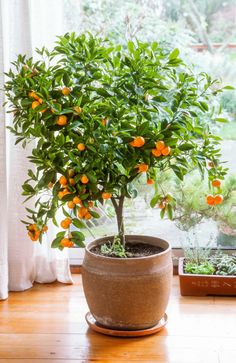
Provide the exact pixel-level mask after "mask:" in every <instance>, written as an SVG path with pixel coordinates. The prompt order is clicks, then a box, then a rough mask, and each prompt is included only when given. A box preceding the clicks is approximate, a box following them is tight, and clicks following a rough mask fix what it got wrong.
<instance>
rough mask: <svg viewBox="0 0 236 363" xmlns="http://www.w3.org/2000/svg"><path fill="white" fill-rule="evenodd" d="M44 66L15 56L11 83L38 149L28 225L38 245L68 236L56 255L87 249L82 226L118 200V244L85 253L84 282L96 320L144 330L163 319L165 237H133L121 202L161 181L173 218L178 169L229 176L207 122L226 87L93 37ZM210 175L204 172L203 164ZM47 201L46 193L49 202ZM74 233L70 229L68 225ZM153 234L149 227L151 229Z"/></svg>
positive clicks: (66, 39) (69, 44)
mask: <svg viewBox="0 0 236 363" xmlns="http://www.w3.org/2000/svg"><path fill="white" fill-rule="evenodd" d="M38 53H39V55H40V56H41V58H42V60H39V61H36V62H34V61H33V59H32V58H29V59H27V58H26V57H25V56H21V55H20V56H18V59H17V60H16V61H15V62H14V63H13V65H14V70H10V71H9V73H8V74H7V76H8V77H9V80H8V81H7V82H6V84H5V90H6V95H7V98H8V100H9V103H10V105H11V109H10V111H11V112H13V115H14V117H13V126H12V127H11V131H12V132H13V133H14V134H15V136H16V142H17V143H18V142H22V145H23V146H25V145H26V144H27V143H28V142H30V141H33V143H32V154H31V155H30V156H29V159H30V161H31V162H32V163H33V165H34V168H33V169H32V170H29V173H28V174H29V178H28V179H27V180H26V182H25V183H24V184H23V194H24V195H25V196H26V199H28V198H32V197H36V196H38V198H37V200H36V202H35V208H34V209H33V210H29V209H28V217H29V221H24V223H25V224H26V231H27V233H28V235H29V237H30V239H31V240H32V241H37V240H39V241H40V242H41V241H42V235H43V233H46V231H47V224H48V221H49V220H50V219H52V220H53V223H54V224H55V225H58V221H57V220H56V213H57V211H58V209H62V212H63V213H64V219H63V220H61V221H59V224H60V226H61V228H62V231H61V232H59V233H58V234H57V235H56V236H55V239H54V240H53V241H52V247H53V248H59V249H63V248H65V247H69V248H70V247H73V246H79V247H84V235H83V228H84V226H85V223H86V221H87V220H89V219H91V218H98V217H99V215H98V213H97V211H96V209H95V208H96V206H97V204H98V203H104V202H106V201H107V200H110V202H111V203H112V204H113V206H114V209H115V213H116V217H117V225H118V231H117V236H115V237H114V236H109V237H105V238H102V239H98V240H96V241H94V242H92V243H91V244H89V245H88V246H86V254H85V259H84V263H83V285H84V289H85V295H86V298H87V302H88V305H89V308H90V310H91V313H92V315H93V317H94V318H95V319H96V321H97V323H99V324H101V325H102V326H104V327H106V328H112V329H116V330H122V329H123V330H131V331H132V330H134V331H137V330H145V329H147V330H148V329H150V327H153V326H156V325H158V324H159V322H160V321H161V320H162V318H163V316H164V314H165V309H166V306H167V302H168V297H169V292H170V285H171V275H172V262H171V250H170V245H169V243H168V242H167V241H164V240H161V239H159V238H153V237H149V236H132V235H130V236H127V235H126V234H125V230H124V219H123V207H124V201H125V198H132V197H135V195H136V194H137V190H136V189H135V188H134V185H133V183H134V181H135V180H136V179H137V178H139V177H140V175H143V174H145V175H146V180H147V183H148V184H150V185H151V184H153V185H154V195H153V198H152V200H151V206H152V207H155V206H157V205H158V206H159V207H160V210H161V216H162V217H163V216H164V215H165V214H167V215H168V216H169V217H170V218H172V213H173V209H174V208H175V198H174V196H171V195H170V194H165V193H163V191H162V189H160V188H159V183H158V178H159V175H160V174H161V173H162V172H163V171H165V170H166V169H171V170H172V171H173V172H174V173H175V174H176V175H177V176H178V177H179V178H180V179H181V180H182V179H183V178H184V175H185V174H186V173H187V172H188V171H189V170H192V169H193V168H198V169H199V170H200V172H201V174H202V175H204V174H205V171H206V172H207V173H208V176H209V179H210V180H213V179H215V178H216V177H217V178H223V176H224V173H225V170H224V169H223V168H222V166H221V165H220V164H219V162H218V158H219V147H218V143H219V141H218V138H216V137H215V136H214V135H212V133H211V132H210V130H209V127H208V123H207V122H205V119H206V118H205V117H203V115H204V114H207V115H211V117H213V118H214V119H216V120H217V118H216V116H212V109H211V107H210V102H208V101H209V99H210V97H212V96H214V95H216V94H217V93H218V92H220V91H221V89H219V86H218V85H217V82H216V81H214V80H212V79H211V78H210V77H209V76H208V75H207V74H203V73H202V74H199V75H195V74H194V73H193V72H192V71H191V70H190V69H189V68H188V67H187V66H186V65H185V64H184V63H183V61H182V60H181V59H180V58H179V51H178V50H177V49H174V50H173V51H172V52H168V51H166V50H165V48H163V47H162V46H160V45H159V44H158V43H151V44H149V43H141V42H139V41H136V42H128V43H127V47H122V46H120V45H114V44H111V43H110V42H109V41H104V40H102V39H99V38H97V37H93V36H92V35H90V34H82V35H79V36H77V35H75V34H74V33H72V34H66V35H65V36H62V37H59V40H58V42H57V44H56V46H55V48H54V49H53V50H52V51H48V50H47V49H45V48H43V49H42V50H38ZM208 162H211V163H212V165H213V166H214V167H212V168H211V169H207V163H208ZM45 194H46V196H45ZM72 226H73V227H76V228H77V230H72V229H71V227H72ZM147 229H148V224H147Z"/></svg>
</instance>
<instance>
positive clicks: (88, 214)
mask: <svg viewBox="0 0 236 363" xmlns="http://www.w3.org/2000/svg"><path fill="white" fill-rule="evenodd" d="M84 218H85V219H91V218H92V216H91V214H90V213H89V212H88V213H86V214H85V216H84Z"/></svg>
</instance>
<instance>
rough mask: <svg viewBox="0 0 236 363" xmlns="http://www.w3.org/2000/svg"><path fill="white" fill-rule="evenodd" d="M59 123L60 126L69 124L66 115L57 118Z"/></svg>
mask: <svg viewBox="0 0 236 363" xmlns="http://www.w3.org/2000/svg"><path fill="white" fill-rule="evenodd" d="M57 124H58V125H59V126H65V125H66V124H67V117H66V116H65V115H61V116H59V117H58V119H57Z"/></svg>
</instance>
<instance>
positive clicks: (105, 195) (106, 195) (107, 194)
mask: <svg viewBox="0 0 236 363" xmlns="http://www.w3.org/2000/svg"><path fill="white" fill-rule="evenodd" d="M111 197H112V194H111V193H108V192H103V193H102V199H105V200H106V199H110V198H111Z"/></svg>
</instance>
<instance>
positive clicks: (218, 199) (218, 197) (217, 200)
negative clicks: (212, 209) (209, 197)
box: [215, 194, 224, 205]
mask: <svg viewBox="0 0 236 363" xmlns="http://www.w3.org/2000/svg"><path fill="white" fill-rule="evenodd" d="M223 199H224V197H223V195H221V194H217V195H216V196H215V204H216V205H218V204H221V203H222V202H223Z"/></svg>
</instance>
